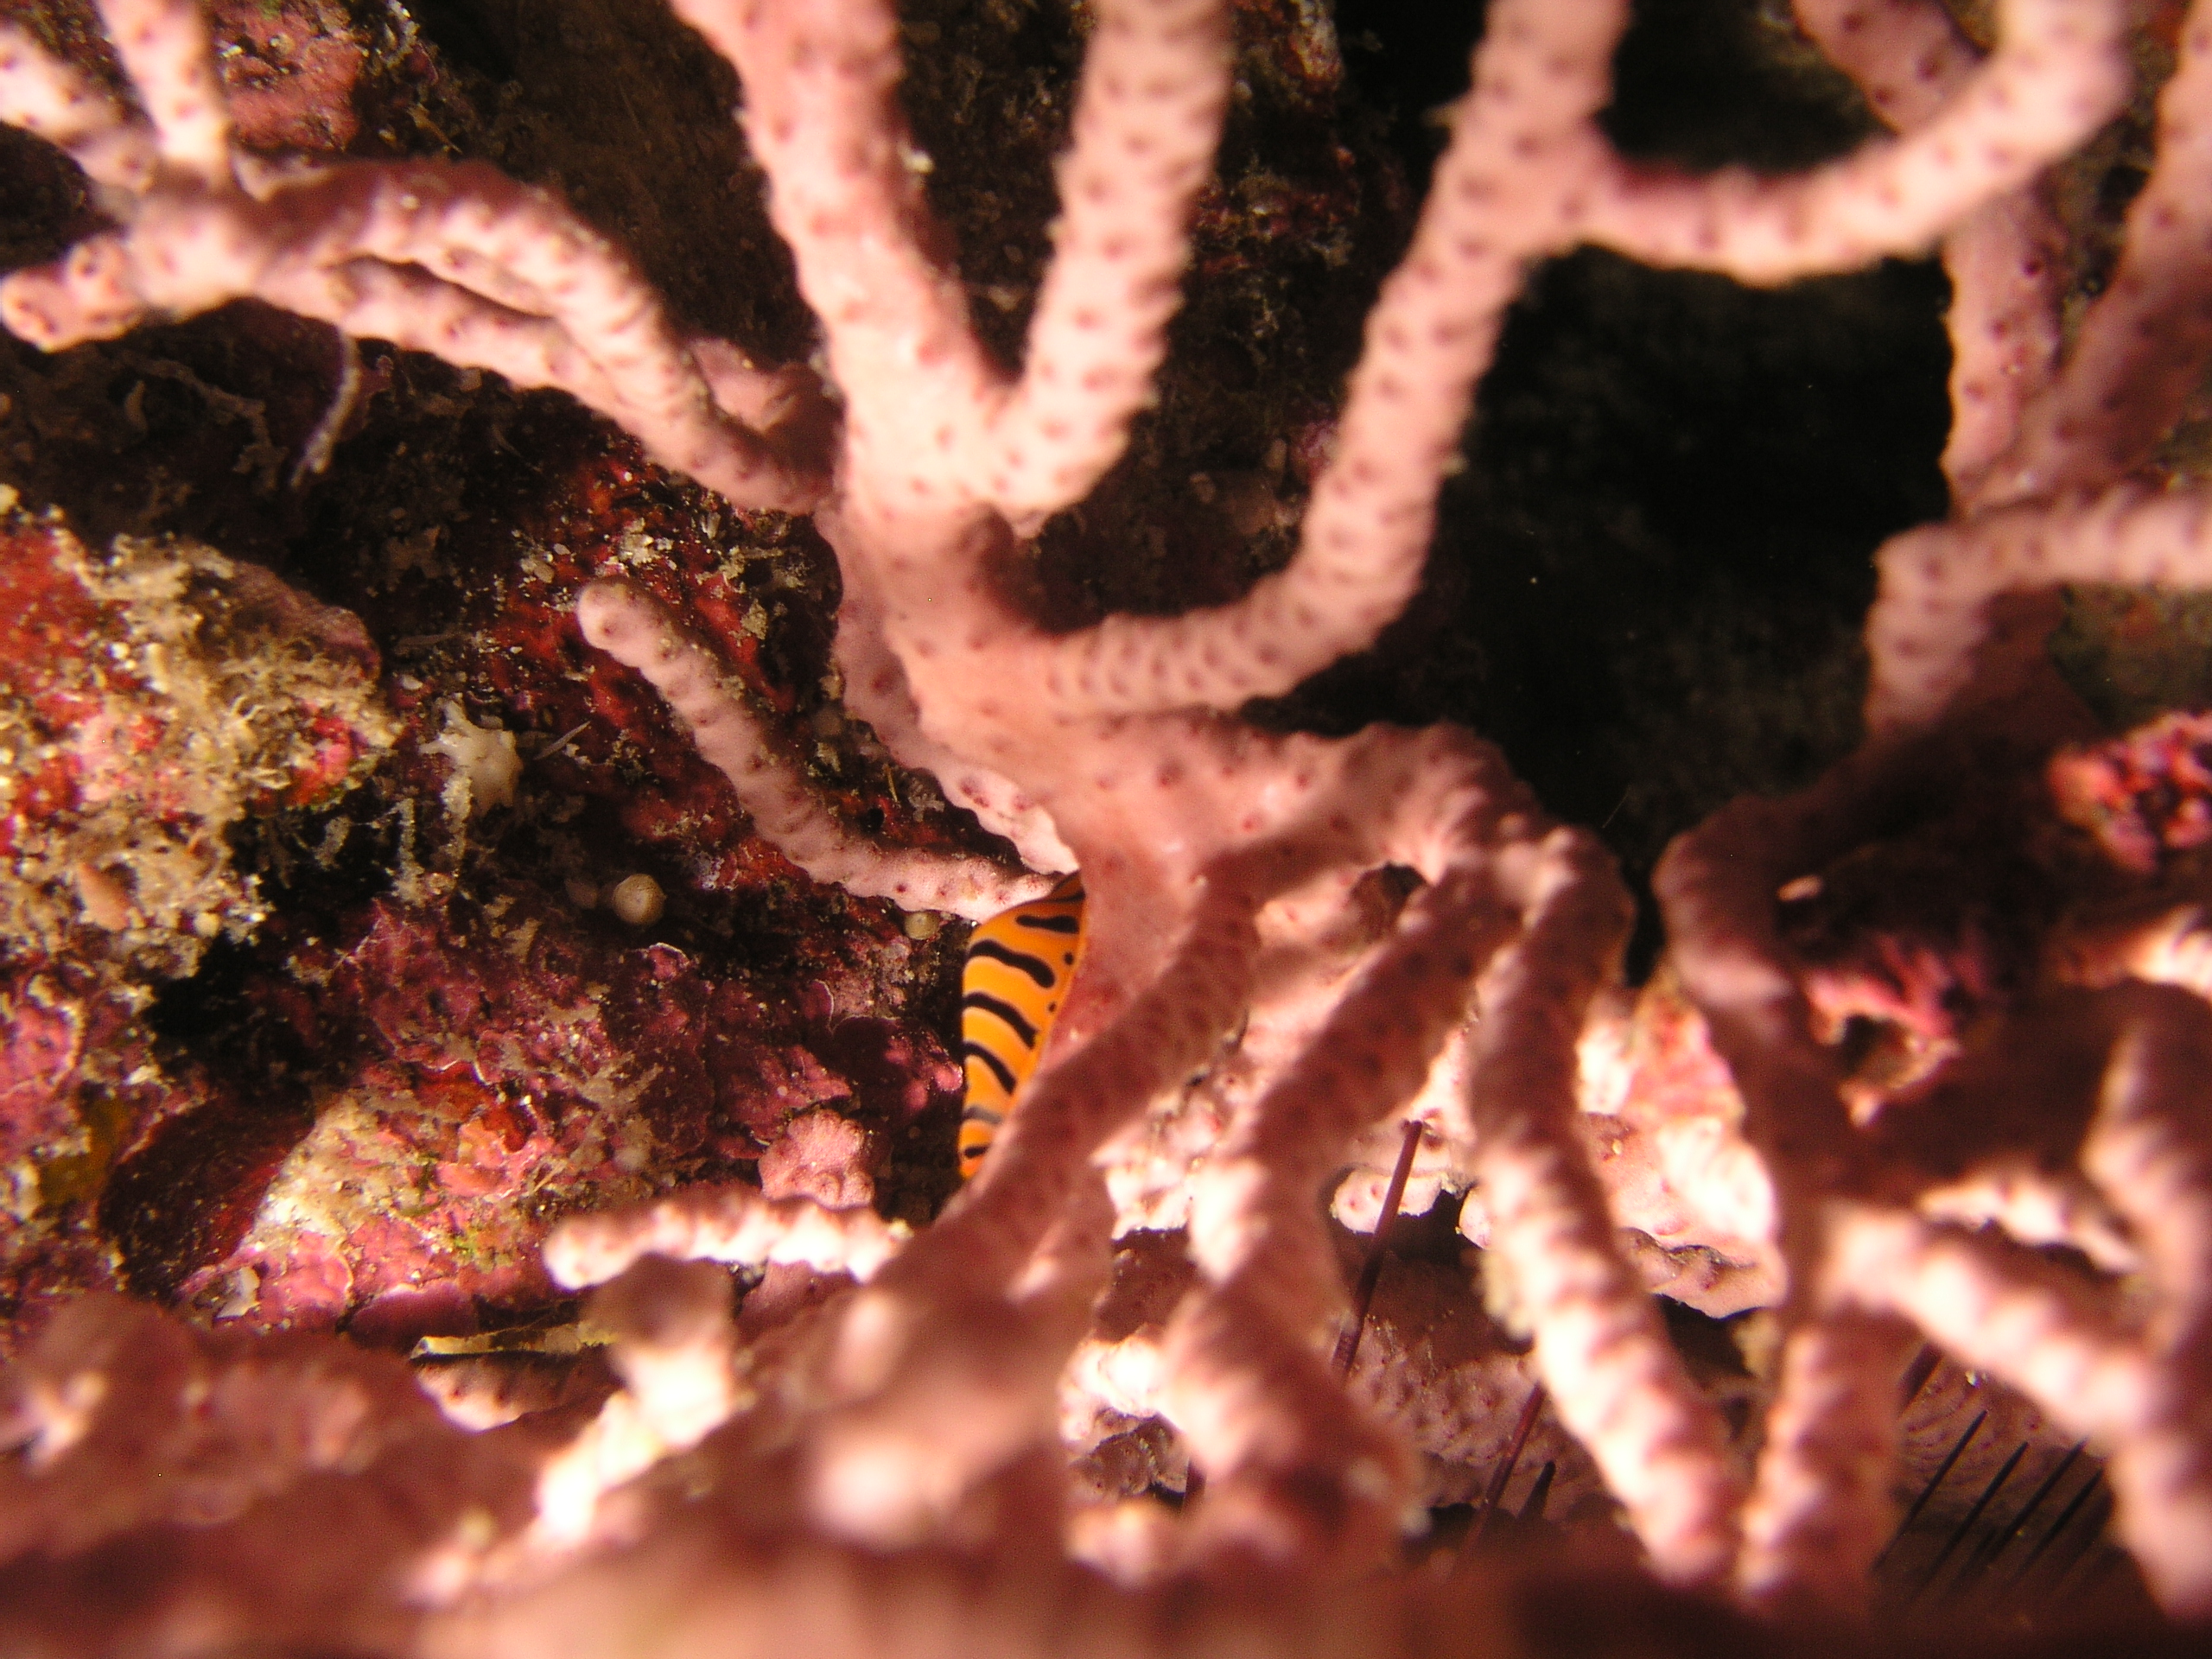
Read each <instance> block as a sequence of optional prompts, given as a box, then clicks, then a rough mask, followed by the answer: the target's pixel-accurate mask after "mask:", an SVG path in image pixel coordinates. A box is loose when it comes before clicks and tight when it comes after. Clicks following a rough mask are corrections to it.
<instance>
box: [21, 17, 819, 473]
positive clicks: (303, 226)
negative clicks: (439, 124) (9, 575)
mask: <svg viewBox="0 0 2212 1659" xmlns="http://www.w3.org/2000/svg"><path fill="white" fill-rule="evenodd" d="M100 13H101V16H102V18H103V19H104V20H105V22H106V24H107V29H108V35H109V38H110V40H111V41H112V43H113V45H114V47H115V50H116V54H117V56H118V59H119V60H121V62H122V66H123V68H124V73H125V74H126V75H127V76H128V77H129V78H130V84H131V85H132V86H133V87H134V88H136V89H137V94H138V98H139V101H140V103H141V105H143V115H140V114H137V113H133V112H131V111H126V110H124V109H123V108H121V107H120V106H118V105H117V104H115V103H114V101H113V100H111V99H108V98H107V97H105V95H104V94H102V93H100V92H97V91H95V90H93V89H92V88H91V87H90V86H87V85H86V82H85V80H84V79H83V78H82V77H81V76H79V74H77V73H76V72H75V71H73V70H72V69H70V68H69V67H67V66H66V65H63V64H61V63H60V62H57V61H56V60H54V58H52V57H51V56H50V55H49V54H47V53H46V52H45V51H44V49H43V48H41V47H40V46H39V45H38V44H37V42H36V41H33V40H32V39H31V37H30V36H29V35H28V34H27V33H25V32H24V31H23V30H22V29H21V28H20V27H18V26H16V25H14V24H8V23H0V119H3V120H5V121H7V122H8V123H9V124H10V125H15V126H20V127H22V128H24V129H26V130H29V131H31V132H34V133H36V134H38V135H40V136H41V137H45V138H48V140H50V141H51V142H52V143H55V144H56V145H58V146H60V148H61V149H64V150H66V151H67V153H68V154H69V155H70V156H72V157H73V159H74V160H75V161H76V162H78V163H79V165H80V166H81V167H83V168H85V170H86V173H87V174H88V175H90V176H91V177H92V179H93V181H95V182H96V183H98V184H99V185H101V186H103V187H105V188H104V189H103V191H102V194H101V198H100V199H101V202H102V205H103V206H104V207H105V209H106V210H107V211H108V212H109V213H110V214H111V216H113V217H114V218H115V219H117V220H118V225H117V227H116V228H115V229H113V230H111V231H105V232H99V233H98V234H96V235H93V236H91V237H88V238H86V239H85V240H84V241H81V242H79V243H78V244H77V245H76V246H74V247H73V248H72V249H70V250H69V251H68V252H67V253H66V254H65V255H63V256H62V257H61V258H60V259H59V260H57V261H55V262H54V263H53V264H48V265H41V266H36V267H33V268H31V269H28V270H18V271H15V272H13V273H11V274H10V275H9V276H8V277H5V278H4V279H0V323H4V324H5V326H6V327H8V329H9V330H10V332H11V333H13V334H16V335H18V336H20V337H21V338H22V339H24V340H29V341H30V342H31V343H32V344H33V345H35V346H41V347H43V348H44V349H46V350H48V351H54V350H59V349H60V348H62V347H64V346H71V345H74V344H76V343H78V342H79V341H82V340H100V339H106V338H109V337H111V336H113V335H116V334H123V333H124V332H125V331H127V330H129V329H130V328H133V327H137V326H138V325H139V324H140V323H141V322H143V321H148V320H149V319H150V318H153V317H156V316H172V317H175V316H190V315H195V314H197V313H199V312H201V311H207V310H210V309H213V308H214V307H216V306H219V305H223V304H226V303H227V302H230V301H232V300H238V299H249V298H251V299H259V300H264V301H266V302H269V303H270V304H272V305H277V306H281V307H283V308H284V309H286V310H289V311H296V312H298V313H299V314H300V315H302V316H309V317H315V318H318V319H320V320H321V321H325V322H328V323H331V324H333V325H334V326H335V327H338V328H339V329H340V330H342V331H343V332H344V333H345V334H347V335H349V336H353V337H354V338H375V339H382V340H391V341H393V342H395V343H396V344H398V345H401V346H409V347H411V348H413V349H415V350H418V351H426V352H429V353H435V355H437V356H440V357H442V358H444V359H446V360H447V361H448V362H451V363H456V364H461V365H465V366H468V367H473V368H482V369H490V370H493V371H494V372H498V373H499V374H501V375H504V376H505V378H507V379H509V380H511V381H512V382H513V383H514V384H515V385H520V386H555V387H558V388H560V389H562V390H563V391H568V392H569V393H571V394H572V395H574V396H575V397H576V398H577V399H578V400H579V401H580V402H582V403H583V404H587V405H588V406H589V407H590V408H592V409H594V410H597V411H598V412H599V413H601V414H602V415H605V416H607V417H608V418H609V419H611V420H613V421H615V422H617V423H620V424H621V425H623V426H624V427H626V428H627V429H629V430H630V431H632V433H634V434H635V435H637V436H638V437H639V440H640V441H641V442H643V443H644V444H645V448H646V450H647V451H648V453H650V454H652V456H653V458H654V459H655V460H657V461H660V462H662V463H663V464H664V465H666V466H669V467H674V468H676V469H677V470H678V471H681V472H686V473H689V474H691V475H692V476H693V477H695V478H696V479H698V480H700V481H701V482H702V483H704V484H707V485H709V486H711V487H712V488H714V489H715V490H718V491H720V492H721V493H722V494H723V495H724V496H726V497H727V498H728V499H729V500H730V501H731V502H732V503H734V505H739V506H741V507H778V508H782V509H785V510H786V511H794V512H796V511H804V509H805V508H807V507H809V506H811V505H813V504H814V503H815V502H816V501H817V500H818V499H820V498H821V494H822V490H823V484H824V482H825V481H826V480H825V479H824V476H823V457H822V456H821V454H819V453H818V445H819V442H820V435H819V427H820V411H819V409H818V405H817V400H816V394H815V393H814V391H812V389H811V387H810V384H809V381H808V378H807V376H806V375H805V373H804V371H798V372H792V371H763V370H760V369H756V368H754V367H753V366H752V365H749V364H748V363H747V361H746V359H744V358H743V356H742V355H741V353H737V352H735V351H734V350H733V349H732V348H731V347H729V346H727V345H724V344H722V343H721V342H720V341H713V340H685V339H683V337H682V336H680V335H679V334H677V331H676V329H675V328H674V327H673V325H672V324H671V322H670V321H669V320H668V318H667V316H666V315H665V314H664V312H663V310H662V309H661V306H660V302H659V300H658V297H657V296H655V295H654V293H653V291H652V289H651V288H650V287H649V286H647V284H646V283H645V280H644V278H643V277H641V276H639V273H638V271H637V270H636V269H635V267H634V266H632V264H631V263H630V262H629V261H628V259H626V257H624V256H623V255H621V254H620V252H618V251H616V250H615V249H614V248H613V247H612V246H610V245H608V244H607V242H606V241H605V240H604V239H603V238H601V237H600V236H599V235H598V233H597V232H594V231H593V230H591V229H590V228H589V227H588V226H586V225H585V224H584V223H583V222H582V220H580V219H577V218H576V217H575V215H574V214H573V213H569V210H568V209H567V208H565V207H563V206H561V205H560V204H559V203H558V202H556V201H555V200H553V199H552V198H551V197H550V196H547V195H545V194H543V193H542V192H539V191H536V190H532V189H530V188H527V187H524V186H522V185H518V184H516V183H514V182H513V181H512V180H510V179H507V178H505V176H503V175H500V174H499V173H498V172H497V171H495V170H494V169H493V168H488V167H484V166H481V165H479V164H475V163H461V164H459V165H453V166H448V165H445V164H443V163H434V162H393V163H380V162H379V163H372V162H334V163H319V164H304V163H302V164H297V165H288V166H277V165H272V164H270V163H269V162H264V161H263V160H261V159H259V158H257V157H255V156H249V155H246V154H245V153H243V152H241V151H239V150H238V149H237V148H236V147H235V146H234V144H233V143H232V137H231V131H230V124H229V120H228V117H227V114H226V107H225V105H224V100H223V95H222V87H221V83H220V81H219V79H218V77H217V75H216V73H215V65H214V59H213V54H212V52H211V49H210V44H209V41H208V37H207V26H206V23H205V22H204V20H203V19H202V17H201V16H200V8H199V6H198V5H197V4H196V3H194V0H103V3H102V4H101V8H100Z"/></svg>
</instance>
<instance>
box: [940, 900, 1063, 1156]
mask: <svg viewBox="0 0 2212 1659" xmlns="http://www.w3.org/2000/svg"><path fill="white" fill-rule="evenodd" d="M1082 956H1083V877H1082V875H1081V874H1075V875H1071V876H1069V877H1068V878H1067V879H1066V880H1063V881H1062V882H1060V884H1059V885H1058V886H1057V887H1054V888H1053V889H1052V891H1051V892H1050V893H1046V895H1045V896H1044V897H1043V898H1042V899H1033V900H1032V901H1031V902H1029V903H1028V904H1026V905H1016V906H1014V908H1013V909H1011V910H1005V911H1001V912H999V913H998V914H997V915H995V916H994V917H992V918H991V919H990V920H988V922H985V923H983V924H982V925H980V926H978V927H977V928H976V931H975V934H974V936H973V937H972V938H969V941H968V965H967V967H966V968H965V969H963V971H962V973H961V976H960V1052H961V1055H962V1057H963V1059H964V1061H965V1063H966V1065H967V1070H968V1100H967V1104H966V1105H965V1106H964V1107H963V1109H961V1113H960V1178H961V1179H963V1180H965V1179H968V1178H969V1176H971V1175H973V1174H974V1173H976V1170H977V1169H979V1168H980V1167H982V1161H983V1154H985V1153H987V1152H988V1151H989V1150H990V1149H991V1142H992V1141H994V1140H995V1139H997V1137H998V1132H999V1125H1001V1123H1003V1122H1006V1118H1007V1113H1008V1112H1010V1111H1012V1110H1013V1109H1014V1105H1015V1103H1016V1102H1017V1101H1018V1099H1019V1097H1020V1093H1021V1086H1022V1084H1025V1083H1026V1082H1027V1081H1028V1079H1029V1074H1030V1073H1031V1072H1033V1071H1035V1070H1036V1069H1037V1058H1038V1056H1039V1054H1041V1053H1043V1052H1044V1048H1045V1038H1046V1033H1049V1032H1050V1031H1051V1030H1052V1021H1053V1020H1056V1019H1058V1017H1059V1013H1060V1004H1061V1003H1062V1002H1063V1001H1065V999H1066V995H1067V988H1068V982H1069V981H1070V980H1071V979H1072V978H1073V977H1074V976H1075V965H1076V963H1077V961H1078V960H1079V959H1080V958H1081V957H1082Z"/></svg>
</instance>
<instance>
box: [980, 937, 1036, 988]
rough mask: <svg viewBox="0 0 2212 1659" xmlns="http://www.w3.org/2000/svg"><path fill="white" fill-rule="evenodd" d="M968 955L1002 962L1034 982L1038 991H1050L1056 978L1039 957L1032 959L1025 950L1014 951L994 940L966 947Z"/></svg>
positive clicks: (984, 940) (982, 941) (982, 940)
mask: <svg viewBox="0 0 2212 1659" xmlns="http://www.w3.org/2000/svg"><path fill="white" fill-rule="evenodd" d="M968 955H969V957H970V958H971V959H972V958H974V957H988V958H989V959H990V960H991V961H993V962H1002V963H1005V964H1006V965H1007V967H1009V968H1011V969H1014V972H1016V973H1018V974H1027V975H1028V976H1029V977H1030V978H1032V979H1033V980H1035V981H1036V982H1037V988H1038V989H1039V990H1040V991H1049V990H1051V989H1052V982H1053V980H1054V979H1055V978H1057V977H1058V976H1057V975H1055V974H1054V973H1053V972H1052V965H1051V964H1050V963H1047V962H1046V961H1045V960H1044V958H1042V957H1033V956H1031V955H1030V954H1029V953H1028V952H1027V951H1026V950H1014V949H1013V948H1012V947H1011V946H1008V945H1003V944H1000V943H999V942H998V941H997V940H996V939H978V940H977V941H976V943H975V944H971V945H969V947H968Z"/></svg>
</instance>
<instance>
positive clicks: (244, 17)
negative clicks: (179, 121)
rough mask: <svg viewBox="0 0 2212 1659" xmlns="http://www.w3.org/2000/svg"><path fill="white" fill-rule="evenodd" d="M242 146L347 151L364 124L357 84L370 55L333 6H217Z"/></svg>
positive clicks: (324, 2)
mask: <svg viewBox="0 0 2212 1659" xmlns="http://www.w3.org/2000/svg"><path fill="white" fill-rule="evenodd" d="M209 21H210V22H212V23H213V28H214V32H215V39H216V43H217V44H216V51H217V58H218V61H219V63H220V65H221V67H222V73H223V90H224V92H225V94H226V96H227V97H228V99H229V100H230V106H231V119H232V123H233V124H235V126H236V128H237V131H238V141H239V142H240V143H244V144H245V145H247V146H248V147H250V148H251V149H307V150H316V149H345V148H346V146H347V145H348V144H350V143H353V137H354V134H355V133H356V132H358V131H359V127H360V123H359V119H358V118H357V117H356V116H355V114H354V111H353V88H354V84H355V83H356V82H357V81H358V80H359V79H360V75H361V71H362V69H363V68H364V67H365V66H366V64H367V62H368V52H367V50H366V48H364V47H363V45H362V44H361V41H359V38H358V37H357V36H356V35H354V33H353V29H352V28H351V27H350V26H349V25H348V23H347V22H346V16H345V13H344V12H343V11H342V10H340V8H339V7H337V6H336V5H334V4H331V3H329V0H275V3H272V0H218V3H217V4H215V5H214V6H213V8H212V10H211V13H210V19H209Z"/></svg>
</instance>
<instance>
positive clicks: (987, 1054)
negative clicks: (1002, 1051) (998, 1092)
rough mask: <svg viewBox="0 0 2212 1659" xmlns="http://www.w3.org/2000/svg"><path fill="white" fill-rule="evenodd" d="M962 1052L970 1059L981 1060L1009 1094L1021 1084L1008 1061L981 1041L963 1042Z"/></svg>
mask: <svg viewBox="0 0 2212 1659" xmlns="http://www.w3.org/2000/svg"><path fill="white" fill-rule="evenodd" d="M960 1052H961V1053H962V1054H963V1055H964V1056H965V1057H966V1058H969V1059H971V1060H981V1061H982V1063H983V1065H984V1068H985V1069H986V1070H987V1071H989V1072H990V1074H991V1075H992V1076H993V1077H996V1078H997V1079H998V1080H999V1087H1000V1088H1001V1089H1003V1090H1006V1091H1007V1093H1008V1094H1009V1095H1010V1094H1012V1093H1013V1092H1014V1090H1015V1089H1016V1088H1017V1087H1018V1086H1019V1080H1018V1079H1017V1078H1016V1077H1014V1073H1013V1072H1012V1071H1009V1070H1008V1069H1007V1063H1006V1062H1005V1061H1004V1060H1002V1059H1001V1058H999V1057H998V1056H997V1055H995V1054H994V1053H992V1052H991V1051H990V1050H989V1049H988V1048H985V1047H984V1046H982V1044H981V1043H963V1044H961V1045H960Z"/></svg>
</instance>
